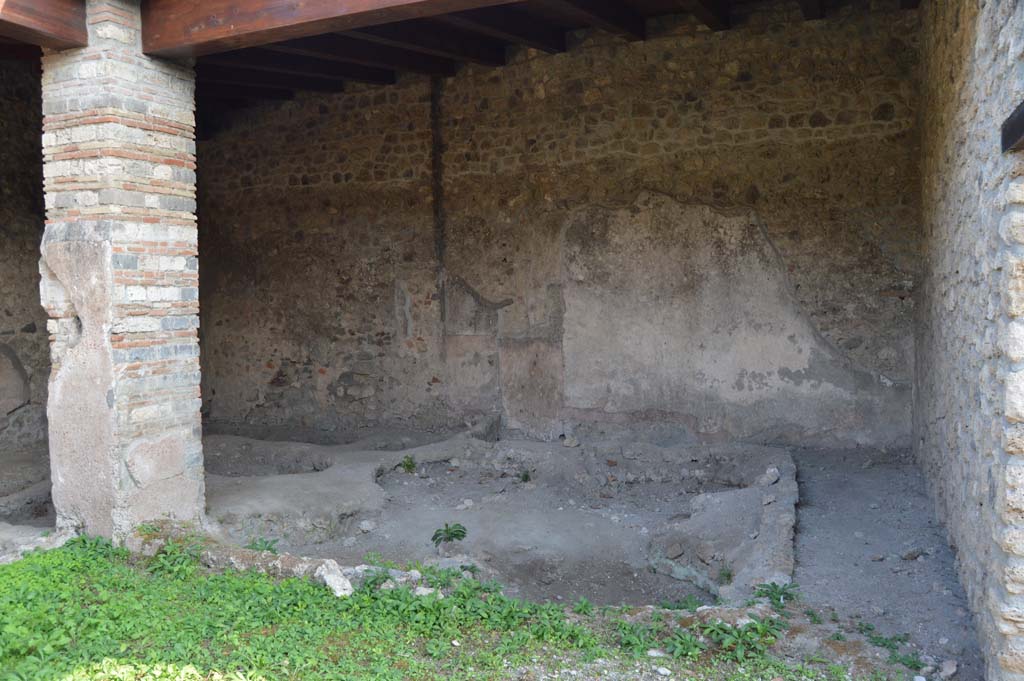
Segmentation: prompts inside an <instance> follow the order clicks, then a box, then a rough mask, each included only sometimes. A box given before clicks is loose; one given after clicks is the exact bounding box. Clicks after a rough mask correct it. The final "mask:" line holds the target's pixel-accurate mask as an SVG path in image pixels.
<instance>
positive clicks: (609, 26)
mask: <svg viewBox="0 0 1024 681" xmlns="http://www.w3.org/2000/svg"><path fill="white" fill-rule="evenodd" d="M550 2H551V4H554V5H557V6H558V9H559V10H561V11H562V12H564V13H566V14H568V15H570V16H576V17H579V19H580V21H581V22H582V23H583V24H585V25H587V26H593V27H594V28H600V29H602V30H605V31H608V32H609V33H615V34H616V35H620V36H622V37H624V38H626V39H628V40H644V39H645V38H646V37H647V29H646V23H647V22H646V20H645V19H644V17H643V15H642V14H640V13H638V12H637V11H636V10H634V9H633V8H632V7H631V6H630V5H627V4H626V3H625V1H624V0H550Z"/></svg>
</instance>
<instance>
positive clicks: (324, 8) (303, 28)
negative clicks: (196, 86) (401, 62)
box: [19, 0, 512, 57]
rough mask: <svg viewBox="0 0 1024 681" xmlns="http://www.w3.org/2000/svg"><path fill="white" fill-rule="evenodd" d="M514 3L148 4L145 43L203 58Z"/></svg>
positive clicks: (241, 0) (218, 0)
mask: <svg viewBox="0 0 1024 681" xmlns="http://www.w3.org/2000/svg"><path fill="white" fill-rule="evenodd" d="M19 1H20V2H29V1H30V0H19ZM31 1H33V2H34V1H35V0H31ZM63 1H70V0H63ZM511 1H512V0H346V2H332V1H326V0H318V1H316V2H296V1H295V0H202V1H201V2H200V1H198V0H191V1H189V2H182V0H146V2H144V3H143V14H142V22H143V30H142V42H143V50H144V51H145V52H146V53H148V54H153V55H159V56H165V57H185V56H202V55H206V54H214V53H218V52H228V51H232V50H237V49H241V48H245V47H256V46H260V45H267V44H270V43H277V42H283V41H285V40H293V39H295V38H305V37H309V36H313V35H320V34H323V33H337V32H343V31H349V30H354V29H358V28H365V27H367V26H377V25H381V24H390V23H395V22H400V21H406V20H410V19H422V18H426V17H431V16H437V15H438V14H447V13H449V12H462V11H465V10H470V9H479V8H481V7H491V6H494V5H501V4H506V3H508V2H511Z"/></svg>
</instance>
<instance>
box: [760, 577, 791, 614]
mask: <svg viewBox="0 0 1024 681" xmlns="http://www.w3.org/2000/svg"><path fill="white" fill-rule="evenodd" d="M754 595H755V596H757V597H758V598H767V599H768V602H769V603H771V604H772V607H773V608H775V609H776V610H783V609H785V607H786V605H787V604H788V603H792V602H793V601H796V600H799V598H800V592H799V591H797V585H796V584H776V583H775V582H771V583H770V584H758V585H757V586H755V587H754Z"/></svg>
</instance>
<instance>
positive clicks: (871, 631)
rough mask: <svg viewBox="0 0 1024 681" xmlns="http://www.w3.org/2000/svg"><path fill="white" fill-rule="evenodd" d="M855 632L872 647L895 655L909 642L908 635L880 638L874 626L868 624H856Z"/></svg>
mask: <svg viewBox="0 0 1024 681" xmlns="http://www.w3.org/2000/svg"><path fill="white" fill-rule="evenodd" d="M857 631H858V632H859V633H860V634H862V635H863V636H864V638H866V639H867V640H868V643H870V644H871V645H873V646H877V647H879V648H885V649H886V650H888V651H889V652H892V653H895V652H896V651H898V650H899V649H900V646H901V645H903V644H904V643H906V642H907V641H909V640H910V634H896V635H895V636H882V635H881V634H879V633H877V632H876V631H875V625H873V624H869V623H868V622H858V623H857Z"/></svg>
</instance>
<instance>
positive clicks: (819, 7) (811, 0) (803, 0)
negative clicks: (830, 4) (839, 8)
mask: <svg viewBox="0 0 1024 681" xmlns="http://www.w3.org/2000/svg"><path fill="white" fill-rule="evenodd" d="M800 11H801V12H803V13H804V19H824V18H825V6H824V4H823V2H822V0H800Z"/></svg>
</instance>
